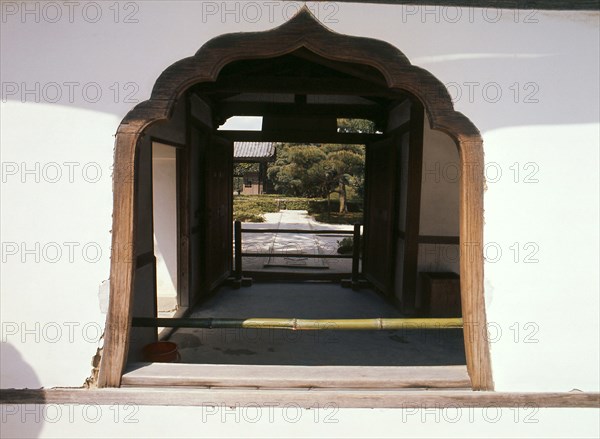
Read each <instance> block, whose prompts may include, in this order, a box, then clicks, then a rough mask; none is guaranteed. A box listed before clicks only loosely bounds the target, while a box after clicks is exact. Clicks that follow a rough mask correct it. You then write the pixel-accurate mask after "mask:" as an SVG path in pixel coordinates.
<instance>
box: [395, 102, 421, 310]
mask: <svg viewBox="0 0 600 439" xmlns="http://www.w3.org/2000/svg"><path fill="white" fill-rule="evenodd" d="M424 114H425V113H424V110H423V106H422V105H421V104H420V103H413V105H412V107H411V110H410V134H409V141H408V145H409V147H408V181H407V189H406V192H407V197H406V226H405V229H406V230H405V231H404V270H403V274H404V275H403V278H402V299H401V300H400V303H401V305H402V310H403V311H404V312H408V313H411V312H413V311H414V310H415V299H416V294H417V265H418V259H419V223H420V221H421V175H422V168H423V127H424V125H423V122H424V117H425V116H424Z"/></svg>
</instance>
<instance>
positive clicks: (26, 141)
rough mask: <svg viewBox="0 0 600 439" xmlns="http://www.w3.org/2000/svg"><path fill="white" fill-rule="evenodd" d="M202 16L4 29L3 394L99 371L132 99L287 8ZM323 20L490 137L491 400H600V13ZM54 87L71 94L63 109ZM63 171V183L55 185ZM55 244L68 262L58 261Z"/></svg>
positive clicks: (164, 6) (362, 10)
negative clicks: (370, 41) (115, 179)
mask: <svg viewBox="0 0 600 439" xmlns="http://www.w3.org/2000/svg"><path fill="white" fill-rule="evenodd" d="M6 3H8V2H3V3H2V5H0V6H2V7H3V8H4V7H5V4H6ZM109 3H110V2H109ZM209 3H210V4H211V5H212V6H214V5H215V3H214V2H155V1H141V2H136V5H138V7H139V10H138V12H137V14H136V18H137V20H138V22H137V23H124V22H123V20H122V17H123V16H122V15H121V19H120V21H119V22H117V23H115V20H113V19H112V17H111V15H110V14H111V13H112V11H111V10H109V9H108V3H106V4H105V3H102V4H101V6H100V7H101V8H103V12H104V16H103V17H104V18H103V19H101V20H99V21H98V22H96V23H91V22H89V21H86V20H85V19H83V18H82V17H81V15H79V14H76V15H75V17H74V20H73V22H72V23H71V22H69V20H68V18H63V19H61V20H59V21H58V22H55V23H50V22H48V21H47V20H44V19H42V20H40V21H39V22H35V21H34V20H32V19H31V18H28V17H25V19H22V17H20V16H17V17H16V18H14V17H13V16H12V15H11V16H5V15H4V16H3V20H4V21H3V22H2V26H1V29H0V36H1V39H0V40H1V41H0V51H1V52H2V63H1V66H0V67H1V75H2V103H1V115H0V122H1V125H2V130H1V133H0V141H1V144H2V189H1V195H2V214H1V215H2V216H1V226H2V242H3V248H2V258H3V261H2V263H3V264H2V279H1V300H2V307H1V310H0V318H1V320H2V340H1V341H2V344H1V347H2V355H1V361H2V372H1V373H2V375H1V382H0V386H1V387H3V388H4V387H40V386H45V387H51V386H79V385H81V383H82V382H83V380H84V379H85V377H86V376H88V374H89V370H90V359H91V357H92V355H93V354H94V353H95V351H96V346H97V338H98V337H97V335H96V334H93V332H94V329H96V332H97V328H98V327H101V325H103V323H104V316H103V315H102V313H101V310H100V308H99V302H98V289H99V286H100V285H101V283H102V282H104V281H105V280H106V279H107V278H108V272H109V263H110V261H109V252H110V232H109V231H110V228H111V213H112V190H111V185H112V182H111V165H112V159H113V143H114V133H115V130H116V127H117V126H118V125H119V122H120V120H121V119H122V118H123V117H124V116H125V114H126V113H127V111H128V110H129V109H130V108H131V107H133V106H134V105H135V102H134V101H136V100H137V101H141V100H144V99H147V98H148V97H149V95H150V91H151V88H152V85H153V84H154V81H155V80H156V78H157V77H158V75H159V74H160V73H161V72H162V71H163V70H164V68H166V67H167V66H168V65H170V64H171V63H173V62H174V61H177V60H179V59H181V58H184V57H186V56H189V55H191V54H193V53H195V51H196V50H197V49H198V48H199V47H200V46H201V45H202V44H203V43H204V42H206V41H208V40H209V39H210V38H212V37H214V36H216V35H219V34H222V33H226V32H238V31H258V30H266V29H269V28H272V27H274V26H275V25H278V24H281V23H282V22H283V21H284V18H285V16H284V15H283V13H282V10H281V8H282V4H279V3H278V4H277V6H274V8H275V9H274V14H273V16H272V17H273V18H272V19H271V17H270V16H269V14H268V13H267V12H268V9H267V7H266V6H265V7H264V8H263V9H262V11H263V14H262V18H261V19H259V20H257V21H254V20H252V19H250V18H251V17H249V16H243V15H242V10H240V12H239V13H237V19H236V12H235V7H233V9H232V10H233V11H234V12H232V13H230V14H229V15H227V14H225V15H223V14H221V12H222V11H220V10H219V8H221V7H222V6H221V4H220V3H217V4H216V7H217V9H218V11H217V14H216V15H209V14H207V9H206V8H207V5H208V4H209ZM19 4H20V3H17V6H19ZM120 5H121V6H123V4H120ZM259 5H262V3H260V2H259ZM212 6H211V7H212ZM318 8H319V11H320V13H321V15H320V16H321V19H322V20H324V21H325V22H326V23H325V24H326V25H327V26H329V27H330V28H332V29H334V30H336V31H338V32H342V33H347V34H353V35H360V36H368V37H373V38H378V39H383V40H387V41H389V42H390V43H391V44H393V45H395V46H396V47H398V48H400V49H401V50H402V51H403V52H404V53H405V54H406V55H407V56H408V58H409V59H410V60H411V61H412V62H413V63H414V64H416V65H419V66H421V67H423V68H425V69H427V70H429V71H430V72H431V73H433V74H434V75H435V76H436V77H437V78H438V79H440V80H441V81H442V82H443V83H444V84H447V86H448V88H449V90H450V92H451V94H452V95H453V97H454V98H455V107H456V108H457V109H458V110H459V111H461V112H463V113H464V114H465V115H466V116H467V117H469V118H470V119H471V120H472V121H473V122H474V123H475V125H476V126H477V127H478V128H479V129H480V130H481V132H482V135H483V139H484V151H485V160H486V171H488V172H489V175H488V183H487V191H486V193H485V229H484V232H485V243H484V244H485V246H486V250H487V251H489V253H486V257H487V261H486V264H485V267H484V270H485V271H484V273H485V295H486V305H487V311H488V320H489V321H490V322H491V324H492V325H493V326H492V327H491V330H492V331H495V333H496V334H499V335H497V336H495V337H492V339H491V341H492V344H491V349H492V365H493V371H494V381H495V383H496V388H497V390H528V391H552V390H557V391H569V390H571V389H573V388H577V389H581V390H588V391H598V389H599V387H600V384H599V374H598V370H599V367H600V366H599V354H598V349H599V348H598V346H600V340H599V336H598V334H599V333H600V328H599V324H598V309H599V308H600V303H599V295H598V291H599V285H598V276H597V273H598V266H599V265H600V261H599V260H598V255H599V249H598V240H599V238H598V219H599V215H598V200H599V198H600V197H599V193H598V186H599V185H598V144H599V138H598V120H599V115H598V111H599V110H598V105H597V103H598V99H599V91H598V90H599V89H598V87H599V84H598V77H599V70H598V66H599V63H598V60H599V55H598V54H599V53H600V47H599V38H598V14H597V13H589V12H566V13H559V12H540V11H534V12H535V14H534V15H533V16H532V15H531V13H525V12H524V11H521V14H520V15H519V16H516V15H515V12H514V11H508V10H501V11H500V14H501V17H500V18H499V19H498V20H495V19H493V20H492V19H491V18H490V17H492V18H493V17H494V15H493V14H494V11H495V10H491V9H490V10H482V9H464V10H463V12H462V18H460V19H459V20H458V21H455V22H453V21H454V20H450V19H449V18H448V17H445V16H442V15H440V14H441V13H442V12H443V10H442V9H441V8H437V10H438V17H439V18H438V19H437V20H436V17H435V15H432V14H429V15H423V13H422V11H421V10H420V9H419V8H417V13H416V14H412V11H413V9H407V7H405V6H391V5H361V4H335V9H331V8H330V10H325V9H324V8H325V4H322V5H321V6H318ZM435 10H436V9H435V8H434V11H435ZM246 12H249V11H248V10H247V11H246ZM408 12H410V14H409V13H408ZM446 12H447V13H448V11H446ZM484 12H487V13H488V15H484ZM495 16H496V17H497V16H498V14H497V13H496V15H495ZM65 17H68V15H65ZM365 17H369V19H368V20H365ZM526 17H529V19H530V20H531V19H535V20H536V21H535V22H526V21H525V18H526ZM157 29H160V32H157ZM483 36H484V37H483ZM125 41H126V44H124V42H125ZM71 82H75V83H77V84H79V85H78V86H77V87H75V88H74V90H75V92H74V93H73V99H70V97H69V94H68V92H69V90H70V88H69V87H71V86H70V85H65V84H67V83H71ZM51 83H56V84H58V89H59V90H60V91H62V97H61V98H60V99H58V100H57V101H56V102H52V101H54V100H55V98H54V97H53V96H54V95H49V94H48V93H51V91H52V90H53V88H52V87H54V89H56V86H54V85H49V84H51ZM473 83H474V84H473ZM15 84H16V85H15ZM36 84H39V85H36ZM90 84H91V85H90ZM7 87H8V88H7ZM11 87H12V88H11ZM14 87H16V91H15V88H14ZM36 87H37V88H36ZM111 87H112V88H111ZM84 89H85V93H83V92H82V90H84ZM98 89H99V90H101V92H102V95H101V97H100V98H99V99H98V100H96V95H95V94H93V92H94V91H95V90H98ZM27 90H33V91H32V92H27ZM36 90H38V91H36ZM115 90H119V91H120V93H119V94H118V95H115ZM470 90H471V91H473V93H471V94H470V93H469V91H470ZM498 91H499V92H500V93H501V94H500V95H499V94H498ZM517 91H518V93H517ZM127 94H131V95H130V96H129V97H127ZM498 96H500V97H498ZM23 101H24V102H23ZM73 162H75V163H77V164H78V166H76V167H74V166H75V165H74V164H72V163H73ZM55 163H56V164H58V169H60V170H61V172H62V178H61V179H58V180H57V181H56V182H53V180H55V177H54V175H55V174H52V175H51V174H48V173H49V172H51V171H52V170H53V169H56V168H57V167H56V166H55V165H54V164H55ZM89 163H92V164H91V165H88V166H87V167H86V170H85V172H86V174H85V175H82V173H81V171H82V170H83V167H84V165H86V164H89ZM515 163H516V167H515ZM72 167H74V174H73V177H72V178H71V177H70V176H69V170H70V169H71V168H72ZM98 167H99V169H100V170H101V176H100V178H99V179H97V180H96V177H94V176H93V171H94V170H96V169H98ZM30 169H33V171H32V172H29V171H28V170H30ZM515 169H519V175H518V176H516V174H515V172H516V171H515ZM498 170H499V171H500V172H501V174H498V173H497V172H496V174H492V172H494V171H498ZM88 173H89V174H88ZM498 175H500V177H498ZM36 178H37V180H36ZM54 243H57V244H56V245H55V244H54ZM71 243H75V244H77V245H75V244H71ZM89 243H92V244H90V245H87V246H86V251H89V254H86V255H82V253H81V250H82V249H83V247H84V246H85V245H86V244H89ZM98 246H99V248H100V249H101V256H100V257H97V256H95V255H93V254H92V251H93V250H95V249H97V248H98ZM57 248H59V249H61V250H62V257H61V258H58V259H57V258H56V253H49V252H50V251H56V249H57ZM70 248H74V253H73V254H74V256H73V258H69V257H68V250H69V249H70ZM498 248H500V249H501V251H502V254H501V255H500V256H498V255H497V254H496V253H494V252H493V251H494V250H497V249H498ZM511 248H512V250H511ZM30 249H33V250H31V251H30ZM516 249H519V254H518V255H516ZM532 252H533V253H532ZM526 258H527V259H528V261H525V259H526ZM70 328H73V329H72V330H71V329H70ZM59 329H60V332H57V331H58V330H59ZM51 331H54V332H51ZM86 331H87V332H86ZM57 334H58V335H57ZM347 412H348V411H344V413H347ZM564 412H567V411H564ZM564 412H563V413H564ZM580 413H581V412H580ZM359 418H360V417H359ZM588 419H589V418H588ZM548 422H549V423H548V424H545V425H547V426H550V425H553V424H552V421H548ZM547 430H548V431H552V429H551V428H550V427H548V429H547ZM415 431H417V430H415V429H412V430H411V432H413V433H414V432H415ZM589 431H591V430H589ZM596 431H597V430H596Z"/></svg>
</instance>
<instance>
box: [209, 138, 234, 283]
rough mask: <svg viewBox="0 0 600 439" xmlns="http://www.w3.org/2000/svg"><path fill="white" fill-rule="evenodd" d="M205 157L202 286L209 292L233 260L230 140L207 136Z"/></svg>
mask: <svg viewBox="0 0 600 439" xmlns="http://www.w3.org/2000/svg"><path fill="white" fill-rule="evenodd" d="M205 158H206V160H205V167H204V169H205V173H204V175H205V180H204V188H205V190H204V199H205V210H204V219H205V221H204V231H205V246H204V255H205V258H204V264H205V279H204V280H205V282H204V285H205V287H206V289H207V290H208V291H210V290H212V289H213V288H215V287H217V286H218V285H219V284H220V283H221V282H223V280H225V279H226V278H227V277H228V276H229V275H230V274H231V267H232V263H233V250H232V249H233V246H232V242H233V232H232V221H233V219H232V217H233V215H232V209H233V208H232V198H233V195H232V194H233V142H232V141H230V140H226V139H223V138H220V137H217V136H211V138H210V143H209V147H208V148H207V149H206V155H205Z"/></svg>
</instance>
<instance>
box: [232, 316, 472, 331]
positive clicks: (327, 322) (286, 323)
mask: <svg viewBox="0 0 600 439" xmlns="http://www.w3.org/2000/svg"><path fill="white" fill-rule="evenodd" d="M462 326H463V321H462V319H460V318H447V319H442V318H439V319H436V318H431V319H392V318H389V319H385V318H376V319H316V320H315V319H277V318H270V319H269V318H251V319H245V320H243V321H242V328H267V329H291V330H294V331H307V330H336V331H343V330H347V331H361V330H363V331H364V330H374V331H377V330H393V329H441V328H444V329H451V328H462Z"/></svg>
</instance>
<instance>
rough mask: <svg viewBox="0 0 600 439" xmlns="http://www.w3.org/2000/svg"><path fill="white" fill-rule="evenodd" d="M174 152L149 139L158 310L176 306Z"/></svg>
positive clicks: (175, 184)
mask: <svg viewBox="0 0 600 439" xmlns="http://www.w3.org/2000/svg"><path fill="white" fill-rule="evenodd" d="M176 152H177V150H176V149H175V148H174V147H172V146H169V145H165V144H163V143H159V142H152V194H153V203H152V206H153V221H154V256H155V257H156V294H157V296H158V306H159V308H158V309H159V311H163V310H164V311H169V310H172V309H174V308H175V307H176V306H177V158H176ZM169 298H170V300H169ZM161 305H162V308H164V309H161Z"/></svg>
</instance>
